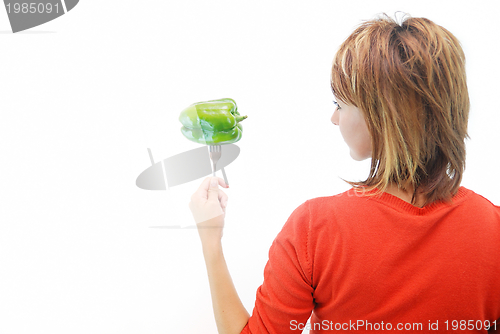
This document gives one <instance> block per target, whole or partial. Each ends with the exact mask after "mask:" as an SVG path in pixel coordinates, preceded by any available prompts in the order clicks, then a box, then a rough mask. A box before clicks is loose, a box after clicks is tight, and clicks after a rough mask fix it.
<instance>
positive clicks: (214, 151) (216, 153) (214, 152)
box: [209, 145, 229, 185]
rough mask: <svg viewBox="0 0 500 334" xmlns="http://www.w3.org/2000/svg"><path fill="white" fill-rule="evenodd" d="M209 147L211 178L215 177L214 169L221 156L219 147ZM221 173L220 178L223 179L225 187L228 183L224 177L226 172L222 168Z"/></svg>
mask: <svg viewBox="0 0 500 334" xmlns="http://www.w3.org/2000/svg"><path fill="white" fill-rule="evenodd" d="M209 146H210V160H212V167H213V168H212V176H215V170H216V169H215V167H216V165H217V162H219V159H220V157H221V155H222V151H221V147H220V145H209ZM221 171H222V176H223V177H224V182H226V184H227V185H229V183H228V182H227V177H226V172H225V171H224V167H222V168H221Z"/></svg>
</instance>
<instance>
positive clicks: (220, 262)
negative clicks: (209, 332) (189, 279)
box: [203, 242, 250, 334]
mask: <svg viewBox="0 0 500 334" xmlns="http://www.w3.org/2000/svg"><path fill="white" fill-rule="evenodd" d="M203 256H204V257H205V264H206V266H207V274H208V281H209V283H210V293H211V295H212V306H213V309H214V316H215V322H216V324H217V329H218V331H219V334H233V333H234V334H239V333H241V331H242V330H243V328H244V327H245V325H246V324H247V322H248V319H249V318H250V315H249V314H248V312H247V310H246V309H245V307H244V306H243V304H242V303H241V300H240V297H239V296H238V293H237V292H236V289H235V287H234V284H233V280H232V279H231V275H230V274H229V270H228V268H227V264H226V260H225V259H224V254H223V252H222V244H221V242H218V243H213V244H211V245H205V244H204V245H203Z"/></svg>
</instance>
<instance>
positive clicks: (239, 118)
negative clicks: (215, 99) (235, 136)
mask: <svg viewBox="0 0 500 334" xmlns="http://www.w3.org/2000/svg"><path fill="white" fill-rule="evenodd" d="M247 117H248V116H246V115H245V116H236V123H239V122H241V121H242V120H244V119H245V118H247Z"/></svg>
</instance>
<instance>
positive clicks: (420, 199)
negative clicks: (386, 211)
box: [385, 184, 426, 208]
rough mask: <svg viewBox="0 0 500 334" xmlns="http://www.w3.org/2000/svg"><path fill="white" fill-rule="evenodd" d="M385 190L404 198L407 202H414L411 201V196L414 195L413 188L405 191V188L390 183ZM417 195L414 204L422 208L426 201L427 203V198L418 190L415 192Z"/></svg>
mask: <svg viewBox="0 0 500 334" xmlns="http://www.w3.org/2000/svg"><path fill="white" fill-rule="evenodd" d="M385 192H386V193H388V194H391V195H393V196H396V197H398V198H400V199H402V200H403V201H405V202H408V203H410V204H412V203H411V198H412V197H413V189H410V190H407V191H405V190H403V189H401V188H398V186H397V185H394V184H390V185H388V186H387V188H386V189H385ZM415 197H416V201H415V203H414V204H412V205H413V206H416V207H419V208H422V207H423V206H424V203H425V200H426V198H425V196H424V195H423V194H422V193H419V192H417V193H416V194H415Z"/></svg>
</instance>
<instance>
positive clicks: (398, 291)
mask: <svg viewBox="0 0 500 334" xmlns="http://www.w3.org/2000/svg"><path fill="white" fill-rule="evenodd" d="M364 195H366V194H362V195H360V194H359V193H355V192H354V190H353V189H350V190H349V191H346V192H344V193H341V194H339V195H335V196H328V197H318V198H314V199H311V200H308V201H306V202H305V203H303V204H302V205H300V206H299V207H298V208H297V209H295V211H294V212H293V213H292V214H291V216H290V217H289V219H288V220H287V222H286V224H285V225H284V227H283V229H282V230H281V232H280V233H279V234H278V236H277V237H276V239H275V240H274V242H273V245H272V246H271V249H270V251H269V261H268V263H267V265H266V267H265V270H264V283H263V284H262V286H261V287H259V289H258V291H257V299H256V304H255V309H254V312H253V316H252V318H251V319H250V321H249V324H248V325H247V327H246V329H245V330H249V329H251V330H252V331H251V332H253V333H257V332H258V333H267V332H269V333H296V330H297V329H302V328H310V329H311V334H313V333H319V332H322V331H333V330H358V331H367V332H370V331H374V332H378V331H379V330H391V329H392V330H398V329H404V330H409V327H411V331H423V332H428V331H429V330H430V329H432V330H435V329H438V330H439V332H443V333H445V332H447V331H449V332H450V333H457V332H460V330H463V329H464V327H463V323H464V322H463V320H465V321H467V326H469V327H467V328H466V330H467V332H468V333H473V332H486V331H485V327H486V326H498V325H500V324H499V321H498V320H497V319H499V318H500V279H499V277H500V207H499V206H495V205H493V204H492V203H491V202H489V201H488V200H487V199H485V198H484V197H482V196H480V195H478V194H476V193H474V192H473V191H471V190H469V189H467V188H465V187H460V188H459V191H458V193H457V194H456V195H455V196H454V197H453V203H451V204H450V203H445V202H434V203H432V204H430V205H427V206H426V207H424V208H418V207H415V206H413V205H411V204H410V203H407V202H405V201H403V200H401V199H400V198H397V197H395V196H393V195H390V194H388V193H382V194H381V195H380V196H370V197H368V196H364ZM284 301H286V303H284ZM311 310H313V313H312V316H311V319H310V325H309V327H307V326H306V325H305V323H306V321H307V319H308V318H309V316H310V315H311ZM470 320H473V321H472V322H471V321H470ZM457 321H458V322H457ZM461 321H462V323H461ZM495 321H496V323H495ZM461 324H462V327H460V325H461ZM470 324H473V326H474V327H473V328H472V327H471V326H472V325H470ZM429 326H432V328H429ZM497 328H498V327H497ZM472 329H474V330H472ZM243 333H250V331H243Z"/></svg>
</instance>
